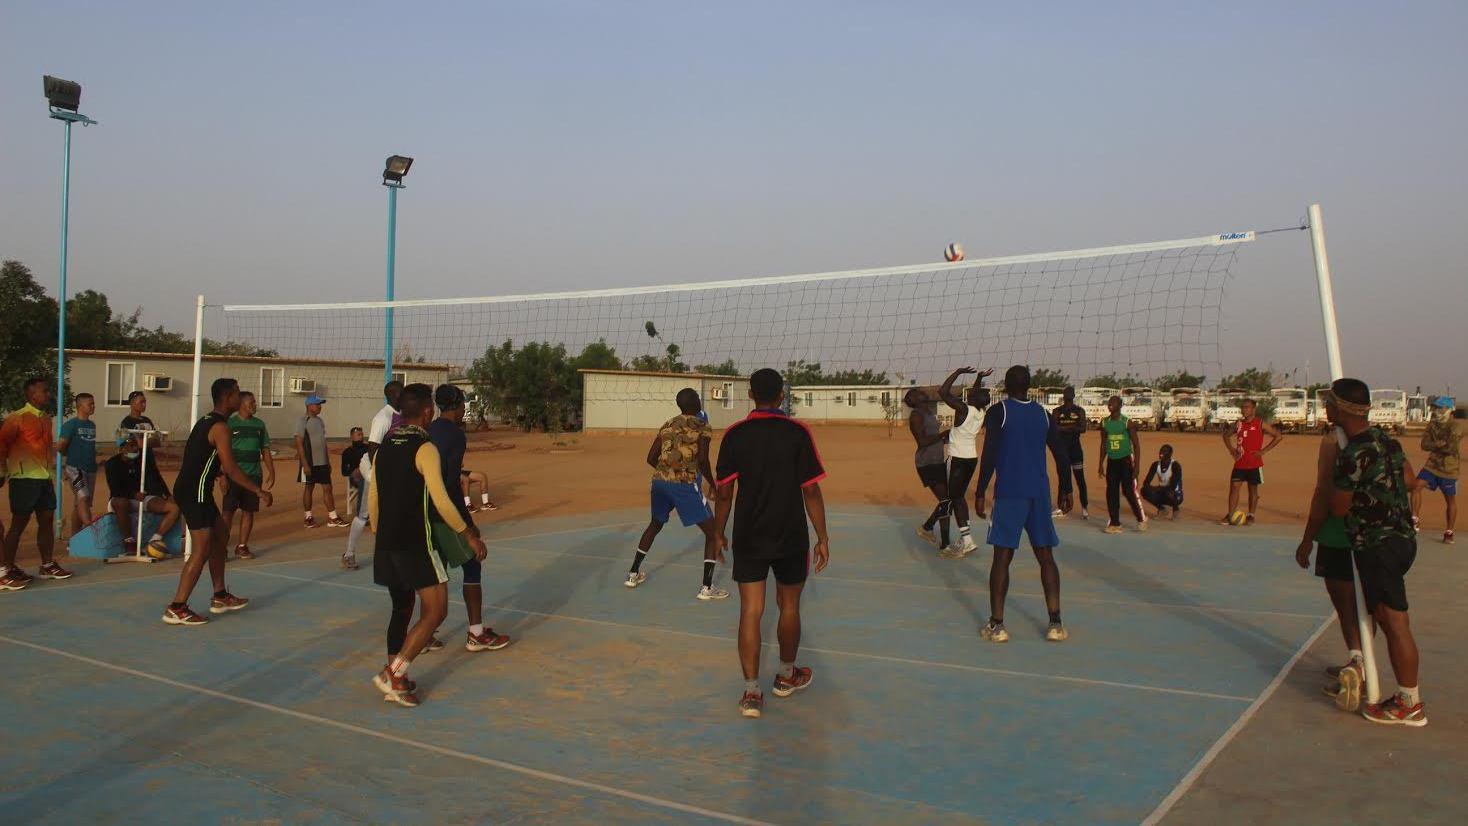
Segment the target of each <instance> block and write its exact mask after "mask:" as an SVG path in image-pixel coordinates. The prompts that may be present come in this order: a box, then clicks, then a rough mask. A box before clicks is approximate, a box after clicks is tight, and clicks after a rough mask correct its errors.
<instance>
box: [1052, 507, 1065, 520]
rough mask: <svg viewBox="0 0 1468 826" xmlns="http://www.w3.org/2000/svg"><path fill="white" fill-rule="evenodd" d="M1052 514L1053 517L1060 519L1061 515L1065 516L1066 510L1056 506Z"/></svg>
mask: <svg viewBox="0 0 1468 826" xmlns="http://www.w3.org/2000/svg"><path fill="white" fill-rule="evenodd" d="M1050 516H1051V518H1052V519H1059V518H1060V517H1062V516H1065V511H1063V510H1061V509H1060V508H1056V509H1055V510H1053V511H1050Z"/></svg>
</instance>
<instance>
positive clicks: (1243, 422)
mask: <svg viewBox="0 0 1468 826" xmlns="http://www.w3.org/2000/svg"><path fill="white" fill-rule="evenodd" d="M1234 435H1235V436H1236V437H1238V440H1239V449H1240V450H1242V451H1243V452H1244V455H1243V456H1240V457H1239V458H1238V459H1235V460H1234V469H1235V470H1254V469H1255V468H1261V467H1264V457H1262V456H1253V455H1251V453H1252V452H1253V451H1256V450H1262V449H1263V448H1264V420H1263V419H1260V418H1259V417H1258V416H1255V417H1254V418H1252V419H1239V423H1238V424H1236V425H1234Z"/></svg>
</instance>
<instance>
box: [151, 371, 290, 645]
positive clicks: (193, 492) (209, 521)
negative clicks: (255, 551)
mask: <svg viewBox="0 0 1468 826" xmlns="http://www.w3.org/2000/svg"><path fill="white" fill-rule="evenodd" d="M209 397H210V398H211V399H213V400H214V409H213V410H211V411H209V413H207V414H206V415H205V416H204V417H203V418H202V419H199V421H198V422H196V423H195V424H194V429H193V430H191V431H189V439H188V441H187V442H185V443H184V454H183V464H182V466H181V467H180V468H179V471H178V477H177V478H176V479H174V480H173V499H174V501H176V502H177V503H178V506H179V510H181V511H183V518H184V524H185V525H187V526H188V529H189V534H190V536H191V537H192V539H193V547H194V549H193V553H192V554H191V555H190V556H189V560H188V561H187V562H185V563H184V569H183V573H182V574H180V575H179V578H178V590H177V591H175V592H174V594H173V602H171V603H169V605H168V607H167V608H165V609H164V610H163V621H164V622H165V623H168V624H169V625H203V624H204V623H206V622H208V621H209V618H208V617H205V616H202V615H200V614H196V613H194V611H193V610H192V609H191V608H189V595H191V594H192V593H193V592H194V586H195V585H197V584H198V582H199V574H201V573H202V572H203V570H204V565H205V563H207V564H208V565H209V581H210V582H211V583H213V585H214V596H213V598H211V599H210V600H209V613H211V614H223V613H226V612H229V611H238V610H240V609H241V608H244V607H245V606H246V605H249V604H250V601H249V600H248V599H243V598H241V597H237V596H235V595H234V594H231V593H230V592H229V590H228V589H227V588H225V586H224V567H225V564H226V563H227V562H228V561H229V523H228V522H225V521H224V520H222V519H220V514H219V506H218V505H217V504H215V502H214V478H215V476H217V475H218V474H219V473H223V474H224V475H225V476H227V477H229V481H230V482H232V483H234V484H236V485H238V486H239V487H241V488H243V489H244V490H246V491H248V492H250V493H251V494H253V495H255V496H257V497H259V499H260V501H261V502H262V503H264V505H265V507H267V508H268V507H270V504H271V502H272V501H273V499H272V497H271V495H270V491H268V490H263V489H262V488H261V487H260V486H259V485H258V484H256V483H255V480H253V479H251V478H250V477H249V476H248V475H247V474H246V473H245V472H244V471H243V470H241V469H240V466H239V463H238V462H236V461H235V458H234V449H233V448H232V447H231V446H230V445H231V441H232V440H231V437H230V433H229V417H230V415H231V414H233V413H234V412H235V411H236V410H239V409H240V384H239V382H237V381H235V380H234V379H230V378H222V379H215V380H214V384H212V385H211V386H210V387H209Z"/></svg>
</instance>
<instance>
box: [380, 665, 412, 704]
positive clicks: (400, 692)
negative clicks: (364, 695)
mask: <svg viewBox="0 0 1468 826" xmlns="http://www.w3.org/2000/svg"><path fill="white" fill-rule="evenodd" d="M372 685H373V686H375V687H376V688H377V690H378V691H381V692H382V699H383V700H386V701H387V702H389V703H397V704H398V705H400V706H404V707H405V708H417V707H418V693H417V690H418V684H417V683H414V682H413V681H412V680H410V679H408V678H407V677H399V676H396V675H394V674H393V673H392V671H390V670H388V669H386V668H384V669H382V670H381V671H379V672H377V674H376V676H374V677H373V678H372Z"/></svg>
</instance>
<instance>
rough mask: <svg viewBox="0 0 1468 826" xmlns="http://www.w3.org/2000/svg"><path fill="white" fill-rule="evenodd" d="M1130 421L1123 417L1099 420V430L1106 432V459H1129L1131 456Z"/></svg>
mask: <svg viewBox="0 0 1468 826" xmlns="http://www.w3.org/2000/svg"><path fill="white" fill-rule="evenodd" d="M1131 424H1132V422H1131V419H1128V418H1127V417H1125V416H1122V417H1120V418H1116V419H1113V418H1111V417H1110V416H1107V417H1106V418H1104V419H1102V420H1101V429H1102V430H1104V431H1106V458H1108V459H1129V458H1131V455H1132V432H1131Z"/></svg>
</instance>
